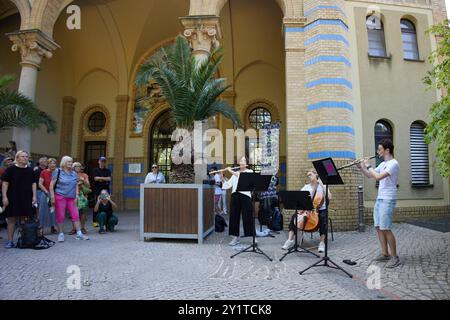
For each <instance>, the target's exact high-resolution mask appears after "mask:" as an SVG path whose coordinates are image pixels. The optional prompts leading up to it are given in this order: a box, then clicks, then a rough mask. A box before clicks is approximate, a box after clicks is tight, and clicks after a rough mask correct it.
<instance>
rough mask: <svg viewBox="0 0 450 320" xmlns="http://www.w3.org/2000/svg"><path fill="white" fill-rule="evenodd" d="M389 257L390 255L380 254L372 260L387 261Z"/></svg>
mask: <svg viewBox="0 0 450 320" xmlns="http://www.w3.org/2000/svg"><path fill="white" fill-rule="evenodd" d="M390 259H391V257H390V256H385V255H384V254H380V255H379V256H378V257H376V258H375V260H374V261H377V262H386V261H389V260H390Z"/></svg>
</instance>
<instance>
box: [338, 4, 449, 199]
mask: <svg viewBox="0 0 450 320" xmlns="http://www.w3.org/2000/svg"><path fill="white" fill-rule="evenodd" d="M346 4H347V11H348V13H349V18H350V19H349V20H350V21H349V24H350V30H352V35H351V37H352V38H353V39H355V40H356V42H353V48H352V50H353V51H352V58H353V61H352V65H353V68H354V71H353V75H354V77H356V80H357V81H355V82H356V83H357V85H356V86H355V91H354V94H355V98H356V99H355V108H356V109H357V110H356V112H355V115H356V116H359V119H357V121H356V126H357V128H356V133H357V135H356V137H357V138H356V140H357V143H358V144H359V145H358V147H357V150H358V152H361V151H362V153H363V154H364V155H366V156H368V155H372V154H374V152H375V146H374V143H375V141H374V126H375V123H376V121H378V120H380V119H388V120H389V121H390V122H391V123H392V124H393V130H394V146H395V158H396V159H397V160H398V161H399V164H400V177H399V185H400V188H399V194H398V199H399V206H415V205H430V204H434V205H446V204H448V184H447V183H445V181H443V179H442V178H440V177H439V176H438V174H437V172H436V170H435V169H434V168H432V169H431V171H432V174H431V176H430V177H431V180H432V183H433V185H434V186H433V187H430V188H417V187H415V188H413V187H411V182H410V181H411V176H410V175H411V169H410V143H409V135H410V131H409V130H410V125H411V124H412V123H413V122H414V121H417V120H422V121H424V122H427V118H428V116H427V115H428V111H429V109H430V107H431V105H432V104H433V103H434V102H436V101H437V93H436V91H433V90H431V91H427V90H426V86H425V85H424V84H423V82H422V78H423V77H424V76H425V75H426V72H427V70H429V69H430V68H431V66H430V65H429V64H428V62H427V60H426V59H427V57H428V56H429V55H430V53H431V51H432V49H433V46H434V45H435V40H434V39H433V38H432V37H430V36H429V35H426V34H425V30H426V29H427V28H428V27H429V26H430V25H431V24H432V12H431V10H428V9H420V8H404V7H399V6H389V5H381V6H380V8H381V14H382V19H383V22H384V28H385V37H386V49H387V53H388V55H391V59H378V58H369V57H368V54H367V53H368V40H367V32H365V30H366V27H365V17H366V12H367V7H368V6H369V5H370V4H367V3H361V2H346ZM405 16H407V17H410V18H412V19H414V20H413V21H414V22H415V24H416V30H417V38H418V46H419V56H420V59H422V60H425V61H422V62H421V61H418V62H416V61H405V60H404V59H403V48H402V41H401V30H400V19H401V18H402V17H405ZM356 31H358V32H356ZM355 44H356V46H355ZM430 154H433V152H430ZM359 155H362V154H361V153H359ZM433 160H434V159H433V158H432V157H430V164H431V163H432V162H433ZM364 187H365V197H366V200H367V201H369V203H370V201H372V200H374V199H375V198H376V194H377V189H376V187H375V182H374V181H373V180H367V179H366V180H365V184H364ZM403 200H408V201H406V202H405V201H403Z"/></svg>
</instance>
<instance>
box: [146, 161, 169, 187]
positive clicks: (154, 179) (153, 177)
mask: <svg viewBox="0 0 450 320" xmlns="http://www.w3.org/2000/svg"><path fill="white" fill-rule="evenodd" d="M144 183H145V184H154V183H156V184H159V183H166V178H165V177H164V174H163V173H162V172H160V171H159V169H158V165H157V164H153V165H152V171H151V172H149V173H148V174H147V176H146V177H145V182H144Z"/></svg>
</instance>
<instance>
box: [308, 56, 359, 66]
mask: <svg viewBox="0 0 450 320" xmlns="http://www.w3.org/2000/svg"><path fill="white" fill-rule="evenodd" d="M319 62H343V63H344V64H345V65H347V66H348V67H351V66H352V64H351V63H350V61H348V59H347V58H345V57H343V56H317V57H314V58H312V59H310V60H308V61H306V62H305V66H311V65H314V64H316V63H319Z"/></svg>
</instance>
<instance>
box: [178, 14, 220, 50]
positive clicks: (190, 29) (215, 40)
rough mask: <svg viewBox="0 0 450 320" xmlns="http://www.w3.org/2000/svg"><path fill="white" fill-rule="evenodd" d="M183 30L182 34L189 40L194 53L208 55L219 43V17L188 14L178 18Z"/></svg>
mask: <svg viewBox="0 0 450 320" xmlns="http://www.w3.org/2000/svg"><path fill="white" fill-rule="evenodd" d="M180 20H181V23H182V24H183V26H184V28H185V30H184V32H183V34H184V36H185V37H186V38H187V39H188V40H189V42H190V45H191V47H192V49H193V53H194V55H203V56H206V55H208V54H209V53H210V52H211V51H212V50H213V49H214V48H217V47H218V46H219V45H220V42H219V39H220V38H221V37H222V32H221V29H220V23H219V17H216V16H190V17H184V18H180Z"/></svg>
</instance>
